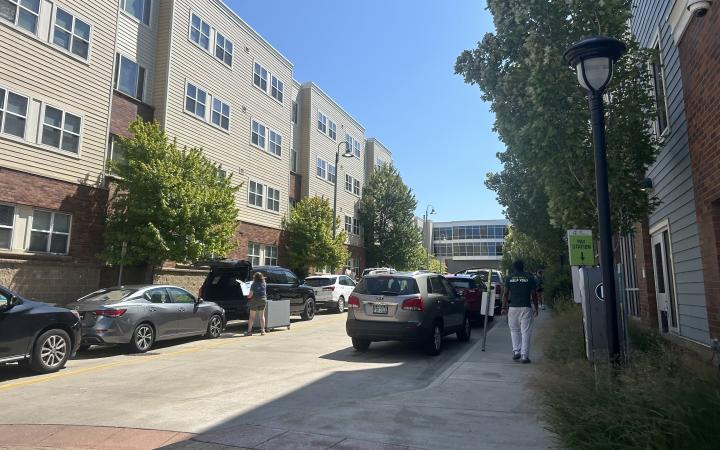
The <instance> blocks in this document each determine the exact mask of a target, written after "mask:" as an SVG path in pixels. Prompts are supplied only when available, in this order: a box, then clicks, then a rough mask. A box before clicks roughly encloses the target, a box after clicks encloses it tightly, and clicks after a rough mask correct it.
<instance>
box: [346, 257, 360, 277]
mask: <svg viewBox="0 0 720 450" xmlns="http://www.w3.org/2000/svg"><path fill="white" fill-rule="evenodd" d="M347 267H348V269H350V272H351V274H352V275H353V276H357V275H358V274H359V273H360V259H359V258H349V259H348V261H347Z"/></svg>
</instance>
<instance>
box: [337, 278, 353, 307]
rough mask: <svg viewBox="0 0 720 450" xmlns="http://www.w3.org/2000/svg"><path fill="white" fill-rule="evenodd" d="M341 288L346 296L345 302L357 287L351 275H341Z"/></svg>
mask: <svg viewBox="0 0 720 450" xmlns="http://www.w3.org/2000/svg"><path fill="white" fill-rule="evenodd" d="M340 289H341V292H342V295H343V297H345V302H347V301H348V298H350V294H352V291H353V290H354V289H355V283H354V282H353V280H352V279H351V278H350V277H348V276H345V275H342V276H341V277H340Z"/></svg>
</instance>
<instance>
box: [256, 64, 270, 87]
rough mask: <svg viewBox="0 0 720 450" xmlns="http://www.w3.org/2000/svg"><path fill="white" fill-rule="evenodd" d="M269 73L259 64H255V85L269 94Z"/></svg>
mask: <svg viewBox="0 0 720 450" xmlns="http://www.w3.org/2000/svg"><path fill="white" fill-rule="evenodd" d="M267 79H268V71H267V70H265V68H264V67H263V66H261V65H260V64H259V63H255V69H253V84H254V85H255V86H257V87H259V88H260V90H262V91H263V92H267V88H268V81H267Z"/></svg>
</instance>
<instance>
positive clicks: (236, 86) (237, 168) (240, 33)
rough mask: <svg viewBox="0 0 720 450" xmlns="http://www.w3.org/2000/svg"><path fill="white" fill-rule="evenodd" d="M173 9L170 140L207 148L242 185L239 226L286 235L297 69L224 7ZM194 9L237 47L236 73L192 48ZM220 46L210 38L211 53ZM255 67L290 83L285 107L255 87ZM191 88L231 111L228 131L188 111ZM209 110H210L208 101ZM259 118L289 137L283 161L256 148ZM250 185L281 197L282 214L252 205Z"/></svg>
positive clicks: (167, 112) (197, 4)
mask: <svg viewBox="0 0 720 450" xmlns="http://www.w3.org/2000/svg"><path fill="white" fill-rule="evenodd" d="M174 5H175V8H174V20H173V22H172V33H171V34H172V42H171V45H170V55H171V57H170V63H169V74H168V98H167V102H168V103H167V105H166V106H165V108H164V114H163V116H164V125H165V128H166V130H167V132H168V134H169V135H170V136H171V137H174V138H177V140H178V143H179V144H180V145H187V146H195V147H202V148H203V149H204V152H205V154H206V155H207V156H208V157H210V158H211V159H212V160H213V161H215V162H217V163H220V164H221V165H222V166H223V168H224V169H225V170H226V171H227V173H228V174H232V175H233V180H234V181H235V182H236V183H243V186H242V188H241V189H240V192H239V194H238V198H237V206H238V208H239V209H240V215H239V219H240V220H242V221H246V222H250V223H254V224H258V225H263V226H268V227H273V228H279V227H280V225H281V218H282V216H283V215H284V214H286V213H287V208H288V184H289V177H290V174H289V170H288V168H289V164H290V159H289V158H290V150H291V147H292V128H291V109H292V108H291V96H292V94H291V91H292V66H291V65H290V64H289V63H288V62H287V61H286V60H284V59H282V58H280V57H278V54H277V53H276V52H275V51H273V50H272V49H271V48H270V47H269V45H267V44H266V43H265V42H264V41H261V40H259V39H258V38H257V37H256V36H255V35H254V34H253V33H252V32H251V31H250V30H249V29H248V28H246V26H243V24H242V23H241V22H240V21H239V19H238V18H237V17H236V16H234V15H233V13H231V12H230V11H228V10H227V8H226V7H224V6H221V4H220V3H219V2H217V1H212V0H203V1H190V0H175V2H174ZM191 10H192V11H193V12H195V13H196V14H198V15H200V16H201V17H202V19H203V20H205V21H206V22H208V23H209V24H210V26H211V27H213V28H215V29H217V30H219V31H220V32H221V33H223V35H224V36H225V37H226V38H228V39H230V40H231V41H232V42H233V46H234V52H233V65H232V68H229V67H227V66H226V65H225V64H223V63H222V62H220V61H219V60H217V59H216V58H215V57H214V56H213V54H211V53H208V52H206V51H204V50H203V49H201V48H199V47H198V46H196V45H195V44H194V43H193V42H192V41H190V39H189V33H188V30H189V23H190V14H191ZM161 21H162V20H161ZM161 29H162V27H161ZM213 43H214V40H213V39H212V38H211V45H210V47H211V50H212V49H213ZM255 61H258V62H260V63H261V64H262V65H263V66H264V67H265V68H266V69H267V70H268V71H269V72H271V73H272V74H275V75H276V76H277V77H278V78H279V79H280V80H282V81H283V83H284V90H285V94H284V102H283V103H282V104H280V103H279V102H277V101H276V100H275V99H274V98H272V97H270V96H269V95H268V94H265V93H264V92H262V91H260V90H259V89H257V88H256V87H255V86H254V85H253V84H252V74H253V64H254V62H255ZM187 82H191V83H193V84H195V85H197V86H199V87H201V88H202V89H204V90H206V91H207V92H208V94H210V95H214V96H217V97H218V98H219V99H221V100H222V101H224V102H225V103H228V104H229V105H230V108H231V111H230V116H231V117H230V131H229V132H226V131H224V130H221V129H218V128H216V127H214V126H212V125H211V124H210V123H209V122H207V121H203V120H201V119H199V118H197V117H195V116H193V115H190V114H189V113H186V112H185V109H184V102H185V86H186V83H187ZM268 83H270V77H269V76H268ZM207 107H208V108H210V103H209V102H208V105H207ZM253 119H255V120H257V121H259V122H261V123H262V124H264V125H265V126H267V127H269V128H270V129H273V130H274V131H276V132H278V133H279V134H280V135H281V136H282V139H283V143H282V157H280V158H278V157H276V156H274V155H273V154H270V153H269V152H267V151H266V150H261V149H259V148H257V147H255V146H253V145H251V143H250V127H251V120H253ZM250 180H253V181H258V182H261V183H263V184H266V185H269V186H270V187H273V188H275V189H279V190H280V211H279V213H274V212H271V211H268V210H266V209H264V210H261V209H257V208H254V207H250V206H249V205H248V184H249V181H250Z"/></svg>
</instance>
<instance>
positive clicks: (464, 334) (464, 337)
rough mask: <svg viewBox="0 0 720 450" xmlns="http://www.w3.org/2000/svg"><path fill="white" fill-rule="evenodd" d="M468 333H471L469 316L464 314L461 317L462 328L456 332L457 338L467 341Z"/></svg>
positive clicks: (468, 338)
mask: <svg viewBox="0 0 720 450" xmlns="http://www.w3.org/2000/svg"><path fill="white" fill-rule="evenodd" d="M470 333H472V326H471V325H470V318H469V317H468V316H465V319H463V328H462V330H459V331H458V332H457V338H458V341H460V342H467V341H469V340H470Z"/></svg>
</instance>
